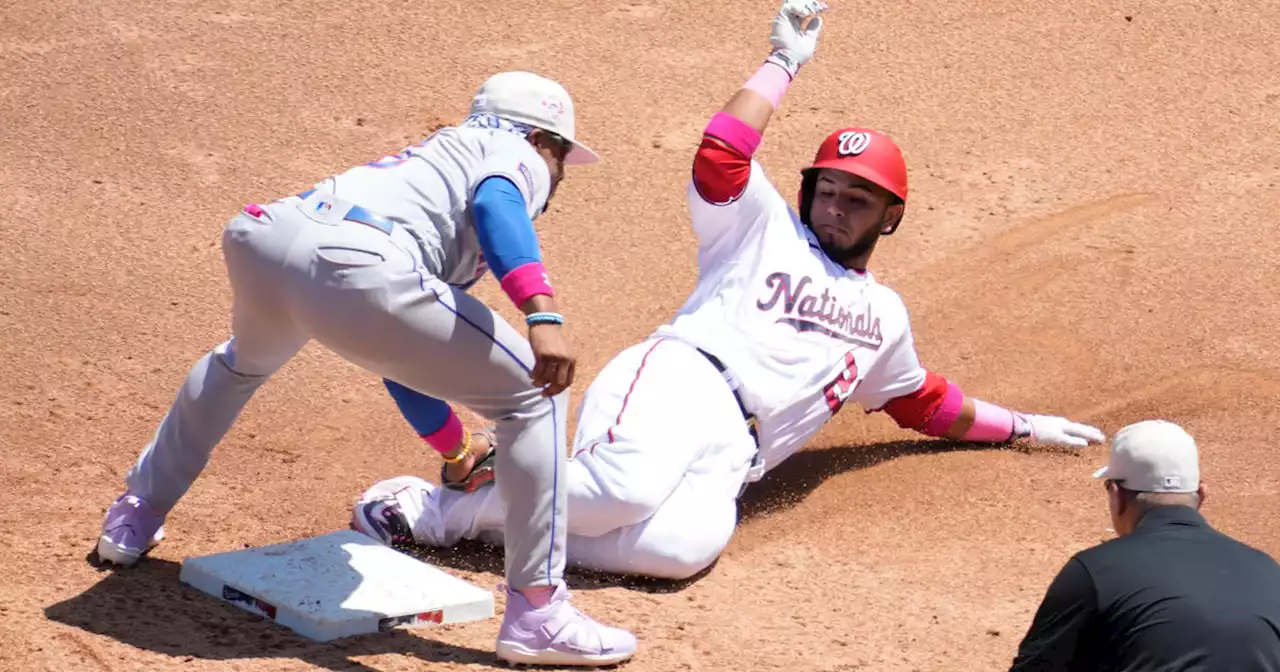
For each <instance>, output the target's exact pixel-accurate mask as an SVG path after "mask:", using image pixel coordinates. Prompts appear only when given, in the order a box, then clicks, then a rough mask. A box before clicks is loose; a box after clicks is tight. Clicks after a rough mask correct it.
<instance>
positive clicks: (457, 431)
mask: <svg viewBox="0 0 1280 672" xmlns="http://www.w3.org/2000/svg"><path fill="white" fill-rule="evenodd" d="M422 438H423V440H425V441H426V442H427V443H428V444H430V446H431V447H432V448H435V449H436V452H438V453H448V452H450V451H452V450H453V449H455V448H457V447H458V444H459V443H461V442H462V420H459V419H458V414H457V413H454V412H453V409H449V419H448V420H445V421H444V427H441V428H440V429H438V430H436V432H435V433H434V434H432V435H430V436H424V437H422Z"/></svg>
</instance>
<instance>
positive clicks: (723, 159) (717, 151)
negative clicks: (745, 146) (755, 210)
mask: <svg viewBox="0 0 1280 672" xmlns="http://www.w3.org/2000/svg"><path fill="white" fill-rule="evenodd" d="M750 178H751V158H750V157H748V156H745V155H743V154H742V153H741V152H739V151H737V150H735V149H732V148H730V147H728V146H726V145H724V144H721V143H720V141H719V140H716V139H715V138H713V137H711V136H709V135H704V136H703V137H702V144H701V145H700V146H699V147H698V152H697V154H695V155H694V157H693V185H694V188H696V189H697V190H698V195H699V196H701V197H702V200H704V201H706V202H708V203H710V204H712V205H728V204H730V203H732V202H734V201H736V200H737V199H739V198H741V197H742V193H743V192H744V191H746V189H747V181H748V180H749V179H750Z"/></svg>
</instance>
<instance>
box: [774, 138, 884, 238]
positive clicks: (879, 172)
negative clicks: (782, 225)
mask: <svg viewBox="0 0 1280 672" xmlns="http://www.w3.org/2000/svg"><path fill="white" fill-rule="evenodd" d="M821 168H831V169H834V170H842V171H844V172H846V173H851V174H853V175H857V176H858V177H861V178H863V179H865V180H867V181H868V182H872V183H874V184H877V185H879V186H881V187H883V188H884V189H886V190H887V191H889V193H891V194H893V195H894V196H897V197H898V198H900V199H902V202H903V203H904V204H905V203H906V202H907V162H906V161H905V160H904V159H903V158H902V150H901V149H899V148H898V145H897V144H896V143H894V141H893V140H892V139H891V138H890V137H889V136H887V135H885V134H884V133H881V132H880V131H875V130H872V129H869V128H842V129H840V130H838V131H836V132H834V133H832V134H831V135H828V136H827V139H826V140H823V141H822V145H821V146H819V147H818V153H817V155H815V156H814V157H813V163H811V164H810V165H808V166H807V167H805V168H804V169H803V170H801V171H800V174H801V175H803V176H804V179H803V180H801V183H800V213H799V214H800V220H801V221H803V222H804V223H805V225H808V224H809V208H810V206H812V204H813V189H814V186H815V185H816V184H817V181H818V170H819V169H821ZM895 228H896V227H895Z"/></svg>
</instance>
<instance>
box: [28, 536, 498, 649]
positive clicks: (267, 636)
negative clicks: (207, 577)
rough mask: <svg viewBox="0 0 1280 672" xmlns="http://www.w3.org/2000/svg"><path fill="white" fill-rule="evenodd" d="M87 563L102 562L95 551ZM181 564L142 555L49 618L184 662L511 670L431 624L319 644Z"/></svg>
mask: <svg viewBox="0 0 1280 672" xmlns="http://www.w3.org/2000/svg"><path fill="white" fill-rule="evenodd" d="M87 560H88V561H89V562H90V563H91V564H95V565H96V564H97V562H96V557H95V556H94V554H90V556H89V558H87ZM181 569H182V567H181V565H179V564H178V563H176V562H171V561H168V560H159V559H155V558H148V559H144V560H143V561H141V562H139V563H138V564H137V565H135V566H134V567H132V568H129V569H118V570H112V571H109V572H107V573H106V576H105V577H104V578H103V580H101V581H99V582H98V583H97V584H95V585H94V586H93V587H92V588H90V589H89V590H87V591H85V592H83V593H81V594H79V595H76V596H75V597H72V598H70V599H67V600H65V601H62V602H59V603H57V604H54V605H51V606H49V607H48V608H46V609H45V616H47V617H48V618H49V619H50V620H52V621H56V622H58V623H63V624H66V625H70V626H73V627H76V628H80V629H81V630H84V631H86V632H90V633H93V634H97V635H104V636H106V637H111V638H112V639H115V640H117V641H119V642H122V643H124V644H128V645H130V646H133V647H136V648H139V649H144V650H147V651H153V652H156V653H161V654H164V655H168V656H175V657H177V658H179V659H180V660H186V661H190V660H193V659H200V660H238V659H242V658H243V659H250V658H296V659H298V660H302V661H305V662H307V663H310V664H312V665H315V666H316V667H320V668H323V669H327V670H370V671H371V670H372V669H373V668H370V667H368V666H366V665H363V664H361V663H359V662H357V661H355V660H352V659H351V657H353V656H356V657H359V656H370V655H378V654H384V653H396V654H399V655H403V656H409V657H412V658H416V659H418V660H421V661H423V662H425V663H445V662H448V663H458V664H470V665H480V666H486V667H496V668H500V669H507V667H506V665H505V664H504V663H503V662H502V661H501V660H499V659H498V658H497V657H496V656H495V655H494V654H493V652H492V651H481V650H479V649H472V648H467V647H457V646H451V645H447V644H443V643H440V642H436V641H433V640H431V639H429V637H430V632H429V629H418V630H415V631H414V632H415V633H417V634H411V633H409V632H406V631H403V630H392V631H388V632H383V633H377V634H370V635H363V636H359V637H349V638H344V639H338V640H334V641H330V642H313V641H311V640H309V639H307V638H305V637H302V636H301V635H298V634H296V633H294V632H293V631H292V630H289V629H288V628H285V627H283V626H280V625H277V624H275V623H273V622H271V621H269V620H268V619H265V618H263V617H261V616H256V615H254V614H251V613H249V612H247V611H244V610H243V609H239V608H237V607H234V606H232V605H230V604H227V603H225V602H222V601H220V600H217V599H215V598H214V597H212V596H210V595H206V594H205V593H202V592H200V591H198V590H196V589H195V588H192V587H190V586H187V585H184V584H182V583H180V582H179V580H178V575H179V572H180V571H181Z"/></svg>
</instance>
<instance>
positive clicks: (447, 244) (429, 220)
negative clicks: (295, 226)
mask: <svg viewBox="0 0 1280 672" xmlns="http://www.w3.org/2000/svg"><path fill="white" fill-rule="evenodd" d="M493 176H501V177H505V178H507V179H509V180H511V182H513V183H514V184H515V185H516V187H517V188H518V189H519V190H520V193H521V195H523V196H524V201H525V204H526V208H527V212H528V214H529V217H530V218H531V219H532V218H536V217H537V216H538V215H539V214H541V212H542V211H543V210H544V209H545V208H546V203H547V198H548V196H549V194H550V191H551V174H550V171H549V170H548V168H547V164H546V161H545V160H543V158H542V157H541V156H540V155H539V154H538V153H537V152H536V151H535V150H534V148H533V145H531V144H529V141H528V140H526V139H525V138H524V137H523V136H522V135H521V134H520V132H519V131H518V130H516V129H515V128H514V127H513V126H512V125H511V124H509V123H508V122H505V121H498V120H494V119H493V118H491V117H488V118H485V117H479V118H472V119H468V120H467V122H465V123H463V124H460V125H458V126H451V127H447V128H443V129H440V130H439V131H436V132H435V133H434V134H432V135H431V136H430V137H428V138H427V139H426V140H424V141H422V142H421V143H419V144H416V145H413V146H410V147H407V148H405V149H404V150H403V151H401V152H399V153H397V154H392V155H389V156H385V157H383V158H381V159H378V160H377V161H372V162H370V163H367V164H364V165H359V166H355V167H353V168H350V169H349V170H347V171H346V172H343V173H340V174H337V175H334V176H332V177H330V178H327V179H325V180H324V181H322V182H320V183H318V184H317V185H316V189H317V190H318V191H324V192H330V193H333V194H335V195H336V196H339V197H341V198H344V199H346V200H348V201H351V202H353V203H356V204H359V205H361V206H363V207H365V208H368V209H369V210H372V211H374V212H376V213H378V214H380V215H383V216H385V217H389V218H392V219H394V220H396V221H397V222H398V223H399V224H401V225H403V226H404V227H405V228H406V229H408V231H409V232H410V233H411V234H412V235H413V237H414V238H415V239H417V241H418V244H419V246H420V247H421V248H422V256H423V261H424V263H425V265H426V270H427V271H429V272H430V273H432V274H433V275H435V276H436V277H438V278H440V279H441V280H444V281H445V282H446V283H448V284H450V285H453V286H455V287H462V288H467V287H470V286H471V285H472V284H474V283H475V282H476V281H477V280H478V279H479V278H480V277H481V276H482V275H484V273H485V271H486V270H487V268H488V267H487V264H486V263H485V261H484V255H483V254H482V253H481V250H480V243H479V240H478V239H477V237H476V231H475V223H474V221H473V219H472V209H471V202H472V198H473V196H474V195H475V189H476V187H478V186H479V185H480V183H481V182H483V181H484V180H485V178H488V177H493Z"/></svg>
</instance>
